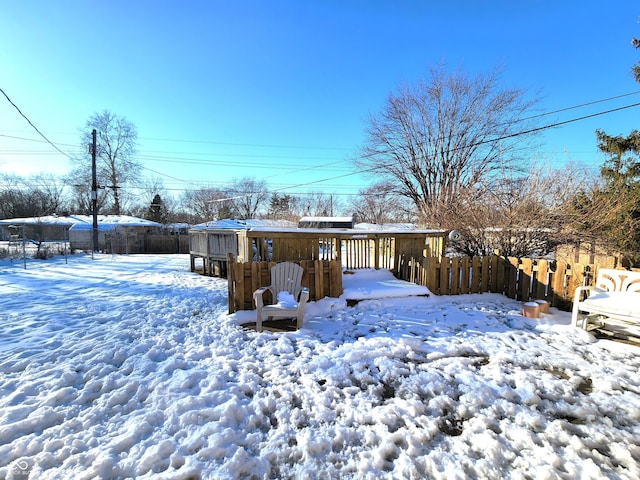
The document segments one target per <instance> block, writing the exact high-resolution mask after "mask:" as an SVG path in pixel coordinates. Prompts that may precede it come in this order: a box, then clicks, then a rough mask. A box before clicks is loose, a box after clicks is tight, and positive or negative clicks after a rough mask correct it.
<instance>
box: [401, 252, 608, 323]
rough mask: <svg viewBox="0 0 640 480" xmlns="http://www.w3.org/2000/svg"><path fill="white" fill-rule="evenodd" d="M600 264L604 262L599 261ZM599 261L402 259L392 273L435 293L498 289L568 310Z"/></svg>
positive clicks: (450, 293) (508, 258)
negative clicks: (593, 262) (577, 290)
mask: <svg viewBox="0 0 640 480" xmlns="http://www.w3.org/2000/svg"><path fill="white" fill-rule="evenodd" d="M603 267H604V266H603ZM599 268H600V266H599V265H594V264H588V265H587V264H582V263H567V262H561V261H552V260H546V259H531V258H513V257H507V258H505V257H499V256H491V257H472V258H470V257H453V258H451V257H441V258H439V259H438V258H422V259H419V260H416V259H414V258H408V257H406V258H402V259H401V261H400V264H399V265H398V269H397V271H396V276H397V277H398V278H400V279H402V280H406V281H409V282H412V283H417V284H419V285H425V286H426V287H427V288H429V290H430V291H431V292H432V293H433V294H435V295H460V294H465V293H484V292H494V293H501V294H503V295H505V296H507V297H509V298H513V299H516V300H520V301H527V300H530V299H541V300H547V301H548V302H550V304H551V305H552V306H554V307H558V308H559V309H562V310H570V309H571V307H572V302H573V294H574V292H575V290H576V288H577V287H579V286H581V285H592V284H593V282H594V280H595V277H596V275H597V271H598V269H599Z"/></svg>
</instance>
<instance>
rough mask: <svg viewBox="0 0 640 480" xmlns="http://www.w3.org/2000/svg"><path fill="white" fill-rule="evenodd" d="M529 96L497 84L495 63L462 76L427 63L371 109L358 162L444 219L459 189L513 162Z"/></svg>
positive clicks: (429, 217) (427, 214) (429, 214)
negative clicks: (423, 73) (421, 75)
mask: <svg viewBox="0 0 640 480" xmlns="http://www.w3.org/2000/svg"><path fill="white" fill-rule="evenodd" d="M535 103H536V99H535V98H534V99H527V98H526V97H525V92H524V91H523V90H519V89H509V88H500V87H499V85H498V72H497V71H493V72H491V73H490V74H488V75H477V76H475V77H473V78H468V77H467V76H465V75H464V74H463V73H462V72H460V71H457V72H454V73H450V74H449V73H447V72H446V71H445V69H444V67H439V68H435V69H432V70H431V75H430V78H429V79H428V81H420V82H418V83H417V85H415V86H414V87H410V86H407V85H405V86H402V87H401V88H400V89H399V91H398V92H397V93H395V94H391V95H389V97H388V98H387V100H386V105H385V107H384V109H383V111H382V112H381V113H379V114H378V115H371V116H370V117H369V119H368V140H367V142H366V144H365V145H364V147H363V148H362V151H361V154H360V156H359V158H358V159H356V161H355V163H356V166H357V167H358V168H360V169H362V170H363V171H369V172H375V174H376V175H379V176H380V177H382V178H383V179H386V180H388V181H390V182H393V184H394V185H395V186H396V189H397V191H398V192H399V193H400V194H401V195H404V196H406V197H407V198H409V199H411V201H412V202H413V203H414V204H415V206H416V208H417V210H418V212H419V214H420V216H421V217H422V218H423V219H425V221H426V222H427V223H428V224H430V225H432V226H434V227H441V226H442V227H444V226H446V224H447V223H448V219H449V218H450V212H451V210H452V208H453V207H454V206H455V205H456V203H458V201H459V198H460V196H461V194H462V193H463V192H464V191H466V190H471V189H473V188H474V186H475V185H477V184H478V183H479V182H482V181H486V180H487V179H488V178H490V177H491V176H492V175H495V174H496V172H501V171H503V170H504V169H505V168H510V167H512V166H513V165H514V164H515V162H516V160H517V159H518V155H519V154H520V150H519V149H518V148H519V147H520V146H521V144H522V143H523V142H524V141H525V140H527V139H530V137H531V136H530V135H524V134H523V135H520V134H519V133H520V132H523V131H528V130H530V129H531V128H530V127H531V123H530V122H531V121H532V120H527V118H528V116H529V112H530V111H531V109H532V107H533V106H534V105H535Z"/></svg>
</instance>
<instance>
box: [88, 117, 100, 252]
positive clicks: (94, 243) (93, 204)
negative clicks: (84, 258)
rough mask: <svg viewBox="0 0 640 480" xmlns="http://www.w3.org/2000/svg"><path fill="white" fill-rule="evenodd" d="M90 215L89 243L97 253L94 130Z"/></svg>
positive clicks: (94, 138)
mask: <svg viewBox="0 0 640 480" xmlns="http://www.w3.org/2000/svg"><path fill="white" fill-rule="evenodd" d="M91 138H92V141H91V147H90V148H91V213H93V227H92V228H91V243H92V247H93V251H94V252H97V251H98V179H97V178H96V177H97V175H96V129H95V128H94V129H93V131H92V132H91Z"/></svg>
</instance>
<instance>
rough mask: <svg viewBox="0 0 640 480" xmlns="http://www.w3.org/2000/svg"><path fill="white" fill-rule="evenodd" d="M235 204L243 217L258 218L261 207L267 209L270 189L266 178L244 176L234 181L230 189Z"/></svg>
mask: <svg viewBox="0 0 640 480" xmlns="http://www.w3.org/2000/svg"><path fill="white" fill-rule="evenodd" d="M229 193H230V194H231V195H230V196H231V197H232V199H233V205H234V207H235V210H236V211H237V213H238V215H239V216H240V218H242V219H250V218H257V216H258V213H259V212H260V211H261V209H266V207H267V203H268V201H269V191H268V190H267V184H266V182H264V180H256V179H254V178H249V177H244V178H241V179H237V180H235V181H234V182H233V186H231V188H230V189H229Z"/></svg>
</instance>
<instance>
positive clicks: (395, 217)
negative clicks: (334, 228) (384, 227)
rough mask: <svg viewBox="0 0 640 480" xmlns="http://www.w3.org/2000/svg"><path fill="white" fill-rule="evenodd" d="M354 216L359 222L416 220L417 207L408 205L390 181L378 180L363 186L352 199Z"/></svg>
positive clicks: (375, 222)
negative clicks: (413, 207) (365, 186)
mask: <svg viewBox="0 0 640 480" xmlns="http://www.w3.org/2000/svg"><path fill="white" fill-rule="evenodd" d="M350 207H351V208H352V211H353V216H354V217H355V218H356V219H357V221H358V222H366V223H374V224H384V223H402V222H415V220H416V218H415V213H414V212H415V209H412V208H411V205H407V200H406V199H403V198H402V197H400V196H399V195H398V194H397V193H396V192H395V189H394V187H393V184H391V183H390V182H377V183H374V184H373V185H371V186H369V187H367V188H363V189H361V190H360V191H359V192H358V195H357V196H356V197H354V198H353V200H352V201H351V205H350Z"/></svg>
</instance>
